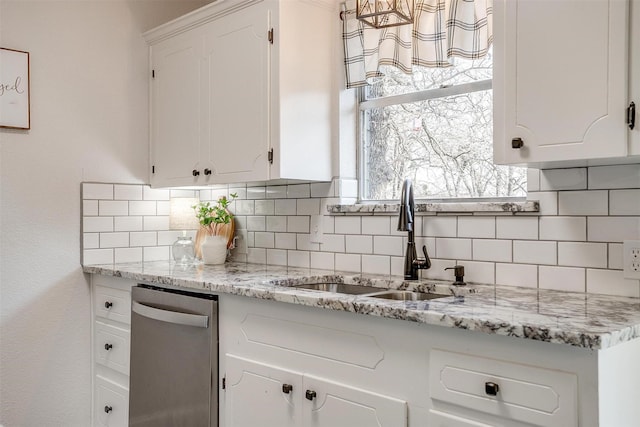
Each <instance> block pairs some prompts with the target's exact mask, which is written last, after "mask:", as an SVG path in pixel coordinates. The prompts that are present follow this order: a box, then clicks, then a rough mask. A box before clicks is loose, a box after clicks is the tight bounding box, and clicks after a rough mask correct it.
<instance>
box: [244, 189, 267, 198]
mask: <svg viewBox="0 0 640 427" xmlns="http://www.w3.org/2000/svg"><path fill="white" fill-rule="evenodd" d="M266 197H267V189H266V187H247V199H254V200H255V199H265V198H266Z"/></svg>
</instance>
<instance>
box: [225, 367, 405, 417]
mask: <svg viewBox="0 0 640 427" xmlns="http://www.w3.org/2000/svg"><path fill="white" fill-rule="evenodd" d="M226 364H227V370H226V373H227V376H226V393H227V398H226V406H227V407H226V424H225V425H226V426H227V427H244V426H257V425H260V426H263V427H272V426H273V427H286V426H304V427H353V426H380V427H402V426H406V425H407V404H406V402H404V401H402V400H399V399H394V398H392V397H388V396H384V395H381V394H378V393H373V392H370V391H368V390H363V389H361V388H358V387H351V386H349V385H346V384H341V383H339V382H335V381H329V380H327V379H324V378H320V377H317V376H314V375H310V374H305V373H300V372H295V371H291V370H288V369H284V368H281V367H276V366H272V365H269V364H263V363H259V362H256V361H252V360H248V359H244V358H241V357H236V356H233V355H227V356H226ZM248 402H251V411H247V403H248Z"/></svg>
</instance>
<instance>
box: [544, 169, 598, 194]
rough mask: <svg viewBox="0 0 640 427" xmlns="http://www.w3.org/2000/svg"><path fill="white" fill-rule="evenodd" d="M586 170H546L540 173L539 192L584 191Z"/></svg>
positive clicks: (585, 187)
mask: <svg viewBox="0 0 640 427" xmlns="http://www.w3.org/2000/svg"><path fill="white" fill-rule="evenodd" d="M586 189H587V169H586V168H572V169H547V170H541V171H540V190H541V191H548V190H586Z"/></svg>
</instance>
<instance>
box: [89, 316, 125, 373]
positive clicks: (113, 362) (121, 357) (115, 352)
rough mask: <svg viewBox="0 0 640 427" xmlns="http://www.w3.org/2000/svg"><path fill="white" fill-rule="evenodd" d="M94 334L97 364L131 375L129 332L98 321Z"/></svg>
mask: <svg viewBox="0 0 640 427" xmlns="http://www.w3.org/2000/svg"><path fill="white" fill-rule="evenodd" d="M94 333H95V339H94V343H93V344H94V346H95V347H94V354H95V360H96V362H97V363H100V364H102V365H105V366H108V367H109V368H112V369H115V370H116V371H118V372H122V373H123V374H125V375H129V331H127V330H125V329H120V328H116V327H115V326H111V325H107V324H105V323H102V322H98V321H96V322H95V332H94Z"/></svg>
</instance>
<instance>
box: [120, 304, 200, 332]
mask: <svg viewBox="0 0 640 427" xmlns="http://www.w3.org/2000/svg"><path fill="white" fill-rule="evenodd" d="M131 311H133V312H134V313H137V314H139V315H140V316H144V317H148V318H149V319H154V320H160V321H161V322H167V323H175V324H177V325H185V326H194V327H197V328H208V327H209V316H201V315H199V314H188V313H180V312H177V311H170V310H162V309H160V308H155V307H150V306H148V305H144V304H140V303H139V302H136V301H133V302H132V303H131Z"/></svg>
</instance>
